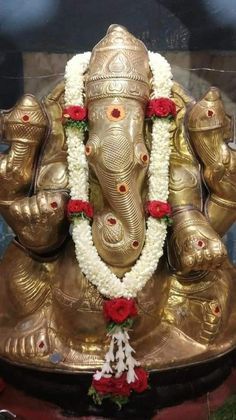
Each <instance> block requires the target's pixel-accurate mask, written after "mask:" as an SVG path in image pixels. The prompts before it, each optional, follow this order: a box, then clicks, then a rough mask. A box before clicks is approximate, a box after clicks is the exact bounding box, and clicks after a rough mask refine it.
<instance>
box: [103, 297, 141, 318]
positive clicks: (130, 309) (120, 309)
mask: <svg viewBox="0 0 236 420" xmlns="http://www.w3.org/2000/svg"><path fill="white" fill-rule="evenodd" d="M103 313H104V316H105V318H106V319H107V321H113V322H115V323H117V324H122V322H124V321H125V320H126V319H127V318H132V317H134V316H136V315H137V308H136V304H135V300H134V299H126V298H116V299H111V300H106V301H105V302H104V304H103Z"/></svg>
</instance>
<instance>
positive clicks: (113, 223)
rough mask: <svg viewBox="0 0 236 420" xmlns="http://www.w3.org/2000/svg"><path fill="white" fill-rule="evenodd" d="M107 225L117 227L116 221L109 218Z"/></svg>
mask: <svg viewBox="0 0 236 420" xmlns="http://www.w3.org/2000/svg"><path fill="white" fill-rule="evenodd" d="M107 223H108V225H116V219H114V218H113V217H109V219H107Z"/></svg>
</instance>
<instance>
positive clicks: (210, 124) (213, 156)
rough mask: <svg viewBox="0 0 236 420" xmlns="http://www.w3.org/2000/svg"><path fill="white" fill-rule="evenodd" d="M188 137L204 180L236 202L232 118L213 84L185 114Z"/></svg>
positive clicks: (214, 190) (235, 163)
mask: <svg viewBox="0 0 236 420" xmlns="http://www.w3.org/2000/svg"><path fill="white" fill-rule="evenodd" d="M188 126H189V135H190V141H191V143H192V145H193V147H194V149H195V152H196V154H197V155H198V156H199V158H200V161H201V162H202V164H203V176H204V180H205V182H206V184H207V186H208V188H209V190H210V192H212V193H213V194H214V195H216V196H217V197H220V198H223V199H224V200H226V201H230V202H236V152H235V151H234V150H232V149H230V147H229V146H228V142H229V141H230V140H231V139H232V136H233V130H232V119H231V118H230V117H229V116H228V115H227V114H226V112H225V110H224V106H223V103H222V100H221V96H220V92H219V90H218V89H217V88H211V89H210V90H209V91H208V92H207V94H206V95H205V96H204V97H203V98H202V99H201V100H200V101H199V102H197V103H196V104H195V105H194V107H193V108H192V110H191V112H190V114H189V121H188Z"/></svg>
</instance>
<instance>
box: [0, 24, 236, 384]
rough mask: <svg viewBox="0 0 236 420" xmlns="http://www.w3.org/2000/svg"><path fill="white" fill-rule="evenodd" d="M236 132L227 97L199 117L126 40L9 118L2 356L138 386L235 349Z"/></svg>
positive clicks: (117, 31) (114, 31) (197, 108)
mask: <svg viewBox="0 0 236 420" xmlns="http://www.w3.org/2000/svg"><path fill="white" fill-rule="evenodd" d="M232 127H233V124H232V119H231V117H230V116H229V115H227V113H226V111H225V109H224V105H223V103H222V100H221V94H220V91H219V90H218V89H217V88H215V87H212V88H210V89H209V90H208V92H206V94H205V96H204V97H203V98H202V99H200V100H199V101H198V102H195V101H194V100H193V98H192V97H191V96H190V95H189V94H188V93H187V92H186V91H185V90H184V89H183V88H182V87H181V86H180V85H179V84H178V83H176V82H175V81H173V80H172V74H171V68H170V66H169V64H168V63H167V61H166V60H165V58H164V57H162V56H161V55H159V54H156V53H150V52H148V51H147V49H146V47H145V45H144V44H143V43H142V42H141V41H140V40H138V39H136V38H135V37H134V36H133V35H132V34H130V33H129V32H128V31H127V30H126V29H125V28H124V27H122V26H119V25H111V26H110V27H109V29H108V31H107V34H106V35H105V37H104V38H103V39H102V40H101V41H100V42H99V43H98V44H97V45H96V46H95V47H94V49H93V50H92V53H89V52H88V53H84V54H78V55H76V56H75V57H73V58H72V59H71V60H70V61H69V62H68V63H67V67H66V72H65V80H64V81H63V82H61V83H60V84H59V85H57V86H56V87H55V89H54V90H53V91H52V92H50V93H49V95H48V96H46V97H45V98H44V99H43V100H42V101H39V100H38V99H36V98H35V97H34V96H32V95H29V94H25V95H24V96H23V97H22V98H21V99H20V100H19V102H18V103H17V104H16V105H15V106H14V107H13V108H12V109H10V110H3V111H2V112H1V137H2V141H3V142H6V143H7V144H8V145H9V149H8V151H7V152H6V153H5V154H4V155H2V156H1V159H0V180H1V188H0V211H1V215H2V216H3V218H4V219H5V221H6V222H7V223H8V225H9V226H10V227H11V228H12V230H13V232H14V233H15V239H14V240H13V241H12V243H11V244H10V245H9V246H8V248H7V250H6V252H5V254H4V257H3V260H2V262H1V268H0V273H1V277H0V282H1V296H0V303H1V306H0V357H1V358H2V359H4V360H7V361H9V362H10V363H17V364H18V365H22V366H25V367H31V368H37V369H42V370H44V369H46V370H47V371H52V372H55V371H56V372H67V373H69V372H72V373H80V372H82V371H86V372H87V371H91V372H92V373H93V372H96V374H95V378H94V380H93V383H94V381H95V382H96V381H97V382H99V380H100V379H101V378H102V377H104V376H105V377H106V378H110V377H111V376H112V375H113V376H114V377H116V378H118V379H119V378H120V377H121V375H126V376H127V382H128V383H129V384H132V383H133V384H135V383H136V382H137V380H138V379H137V378H138V375H139V374H140V372H141V369H145V370H147V371H152V370H158V369H162V370H163V369H169V368H178V367H180V366H183V365H185V366H187V365H194V364H196V363H199V362H203V361H208V360H212V359H214V358H216V357H218V356H220V355H223V354H224V353H227V352H229V351H230V350H231V349H233V348H234V347H235V346H236V332H235V325H236V300H235V295H236V286H235V282H234V278H233V273H234V270H233V268H232V266H231V263H230V262H229V260H228V257H227V251H226V248H225V245H224V243H223V241H222V237H223V235H224V234H225V232H226V231H227V230H228V229H229V227H230V226H231V225H232V224H233V223H234V221H235V218H236V152H235V151H233V150H232V149H230V147H229V146H228V143H229V142H230V140H231V139H232V133H233V128H232ZM171 222H172V223H171ZM104 315H105V316H104ZM134 350H135V352H134ZM104 360H105V362H104ZM141 373H142V372H141ZM135 381H136V382H135ZM136 385H137V384H136ZM136 388H137V387H136ZM133 389H135V386H133ZM139 390H140V389H139Z"/></svg>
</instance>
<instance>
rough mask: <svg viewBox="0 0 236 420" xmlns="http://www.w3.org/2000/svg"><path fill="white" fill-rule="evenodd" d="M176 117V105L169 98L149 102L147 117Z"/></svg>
mask: <svg viewBox="0 0 236 420" xmlns="http://www.w3.org/2000/svg"><path fill="white" fill-rule="evenodd" d="M175 116H176V106H175V103H174V102H173V101H172V100H171V99H169V98H157V99H152V100H151V101H149V102H148V105H147V108H146V117H147V118H152V117H159V118H166V117H175Z"/></svg>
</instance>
